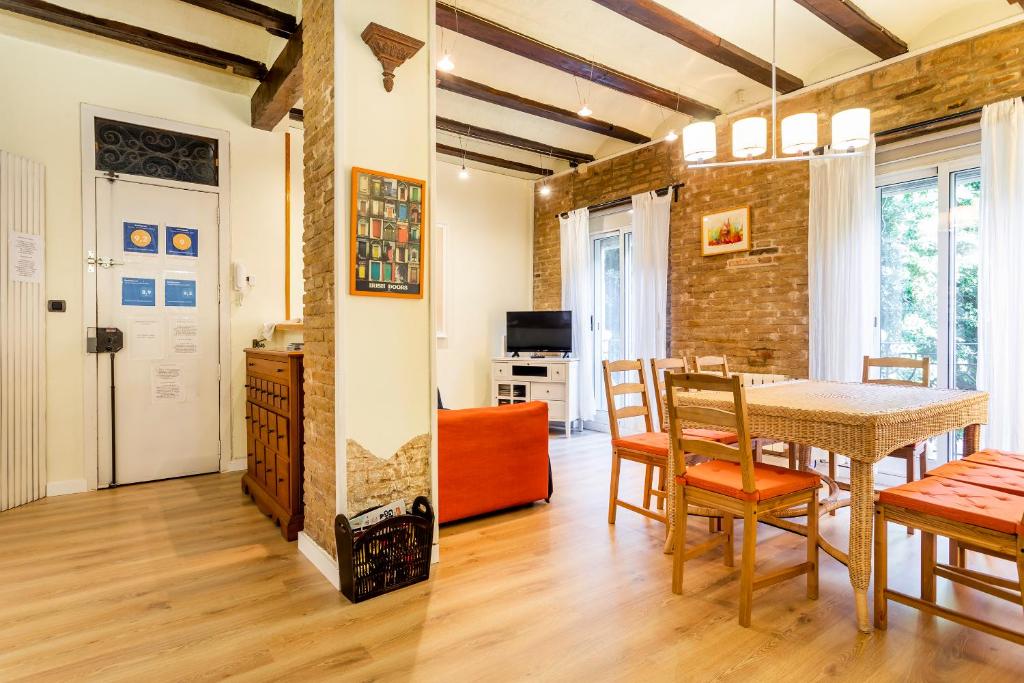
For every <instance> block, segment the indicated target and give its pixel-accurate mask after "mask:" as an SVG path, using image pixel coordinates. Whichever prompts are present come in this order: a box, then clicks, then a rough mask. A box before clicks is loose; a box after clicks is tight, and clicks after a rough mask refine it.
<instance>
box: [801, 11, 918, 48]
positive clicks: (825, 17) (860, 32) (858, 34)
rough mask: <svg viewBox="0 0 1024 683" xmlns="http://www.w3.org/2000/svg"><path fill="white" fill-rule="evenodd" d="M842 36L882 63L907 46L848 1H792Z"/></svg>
mask: <svg viewBox="0 0 1024 683" xmlns="http://www.w3.org/2000/svg"><path fill="white" fill-rule="evenodd" d="M796 1H797V2H798V3H799V4H801V5H803V6H804V7H806V8H807V9H808V10H810V11H811V12H812V13H813V14H814V15H815V16H817V17H818V18H819V19H821V20H822V21H824V22H825V23H826V24H828V25H829V26H831V27H832V28H834V29H835V30H837V31H839V32H840V33H842V34H843V35H844V36H846V37H847V38H849V39H850V40H852V41H854V42H855V43H858V44H860V45H861V46H862V47H864V48H866V49H868V50H870V51H871V52H874V53H875V54H876V55H878V56H879V57H881V58H882V59H889V58H891V57H897V56H899V55H902V54H904V53H905V52H907V50H908V48H907V44H906V43H904V42H903V41H902V40H900V39H899V38H897V37H896V36H894V35H893V34H892V33H890V32H889V31H888V30H887V29H886V28H885V27H884V26H882V25H881V24H879V23H878V22H877V21H875V20H874V19H872V18H871V17H869V16H868V15H867V14H865V13H864V10H862V9H861V8H860V7H857V6H856V5H855V4H853V3H852V2H850V1H849V0H796Z"/></svg>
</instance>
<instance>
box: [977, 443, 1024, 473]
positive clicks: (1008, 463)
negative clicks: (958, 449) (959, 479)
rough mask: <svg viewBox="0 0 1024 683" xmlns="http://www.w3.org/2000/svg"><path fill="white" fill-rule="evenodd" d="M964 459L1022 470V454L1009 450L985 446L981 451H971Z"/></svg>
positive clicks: (1023, 466) (1023, 470) (1023, 467)
mask: <svg viewBox="0 0 1024 683" xmlns="http://www.w3.org/2000/svg"><path fill="white" fill-rule="evenodd" d="M964 460H966V461H968V462H976V463H980V464H982V465H992V466H994V467H1005V468H1006V469H1010V470H1019V471H1021V472H1024V455H1022V454H1020V453H1010V452H1009V451H997V450H996V449H994V448H986V449H985V450H983V451H978V452H977V453H971V454H970V455H968V456H967V457H966V458H964Z"/></svg>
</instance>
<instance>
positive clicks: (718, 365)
mask: <svg viewBox="0 0 1024 683" xmlns="http://www.w3.org/2000/svg"><path fill="white" fill-rule="evenodd" d="M693 363H694V367H695V368H696V369H697V372H700V373H705V374H717V375H721V376H722V377H729V376H730V375H731V374H732V373H730V372H729V359H728V358H727V357H726V356H694V358H693ZM662 424H664V421H662ZM751 442H752V443H753V446H754V460H755V461H756V462H761V459H762V457H763V456H764V448H765V446H776V445H778V444H780V443H782V442H781V441H776V440H774V439H762V438H761V437H757V436H755V437H752V440H751ZM786 452H787V457H788V459H789V469H791V470H795V469H796V467H797V462H796V444H786Z"/></svg>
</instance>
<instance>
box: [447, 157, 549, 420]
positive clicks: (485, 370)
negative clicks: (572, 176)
mask: <svg viewBox="0 0 1024 683" xmlns="http://www.w3.org/2000/svg"><path fill="white" fill-rule="evenodd" d="M458 171H459V166H457V165H454V164H449V163H446V162H442V161H440V160H439V161H438V163H437V176H436V181H435V182H436V183H437V204H436V206H435V210H434V224H435V225H436V224H438V223H442V224H444V225H445V226H447V231H448V235H447V239H446V246H445V263H446V265H445V273H444V278H445V280H444V285H445V287H444V288H445V290H446V295H445V297H446V301H445V310H446V316H445V317H446V327H447V330H446V332H447V333H448V337H447V339H439V340H438V342H437V387H438V389H439V390H440V391H441V398H442V399H443V400H444V405H445V407H446V408H472V407H479V406H486V405H490V396H491V389H490V383H491V367H490V360H491V358H493V357H494V356H497V355H500V354H501V351H502V336H503V335H504V334H505V313H506V312H507V311H528V310H530V309H531V308H532V301H533V279H532V270H533V182H532V181H529V180H522V179H520V178H511V177H509V176H504V175H500V174H498V173H488V172H486V171H481V170H478V169H473V170H471V171H470V177H469V179H467V180H460V179H459V177H458Z"/></svg>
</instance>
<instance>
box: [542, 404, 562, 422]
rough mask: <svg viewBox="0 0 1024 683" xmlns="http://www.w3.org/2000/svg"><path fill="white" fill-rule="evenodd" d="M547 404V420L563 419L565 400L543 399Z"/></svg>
mask: <svg viewBox="0 0 1024 683" xmlns="http://www.w3.org/2000/svg"><path fill="white" fill-rule="evenodd" d="M544 402H545V403H547V404H548V419H549V420H564V419H565V401H544Z"/></svg>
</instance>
